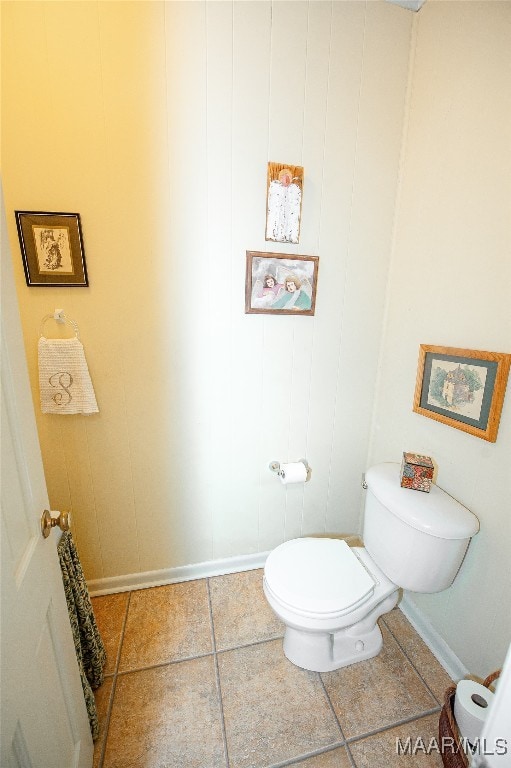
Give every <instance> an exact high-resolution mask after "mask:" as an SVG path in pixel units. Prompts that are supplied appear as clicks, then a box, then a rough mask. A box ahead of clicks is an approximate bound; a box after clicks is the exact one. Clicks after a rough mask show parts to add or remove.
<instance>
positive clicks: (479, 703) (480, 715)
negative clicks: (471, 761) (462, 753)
mask: <svg viewBox="0 0 511 768" xmlns="http://www.w3.org/2000/svg"><path fill="white" fill-rule="evenodd" d="M493 696H494V694H493V693H492V692H491V691H489V690H488V688H486V687H485V686H484V685H480V683H476V682H475V681H474V680H460V682H459V683H458V685H457V686H456V696H455V697H454V717H455V718H456V722H457V724H458V728H459V731H460V733H461V735H462V736H464V737H465V738H466V739H468V740H469V741H470V743H471V744H474V743H475V742H476V741H477V739H478V738H479V737H480V736H481V731H482V728H483V724H484V721H485V719H486V713H487V712H488V707H489V705H490V702H491V700H492V698H493Z"/></svg>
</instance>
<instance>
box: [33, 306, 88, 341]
mask: <svg viewBox="0 0 511 768" xmlns="http://www.w3.org/2000/svg"><path fill="white" fill-rule="evenodd" d="M47 320H55V322H57V323H60V324H61V325H62V324H64V323H69V325H71V326H72V328H73V330H74V332H75V336H76V338H77V339H79V338H80V329H79V328H78V323H77V322H76V320H71V318H70V317H66V316H65V314H64V310H63V309H56V310H55V312H53V314H51V315H45V316H44V317H43V319H42V320H41V327H40V328H39V335H40V336H43V330H44V324H45V323H46V321H47Z"/></svg>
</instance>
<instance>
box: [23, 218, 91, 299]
mask: <svg viewBox="0 0 511 768" xmlns="http://www.w3.org/2000/svg"><path fill="white" fill-rule="evenodd" d="M15 215H16V226H17V228H18V237H19V241H20V246H21V255H22V258H23V268H24V270H25V278H26V281H27V285H28V286H30V287H34V286H46V287H50V288H55V287H59V286H60V287H86V286H88V285H89V281H88V277H87V267H86V264H85V252H84V248H83V237H82V227H81V222H80V214H79V213H53V212H45V211H15Z"/></svg>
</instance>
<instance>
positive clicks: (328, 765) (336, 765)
mask: <svg viewBox="0 0 511 768" xmlns="http://www.w3.org/2000/svg"><path fill="white" fill-rule="evenodd" d="M293 766H295V768H351V763H350V759H349V757H348V753H347V752H346V748H345V747H338V748H337V749H332V750H330V752H323V753H322V754H321V755H316V756H315V757H309V758H308V759H307V760H301V761H300V762H298V763H291V765H290V766H289V768H292V767H293Z"/></svg>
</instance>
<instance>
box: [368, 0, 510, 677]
mask: <svg viewBox="0 0 511 768" xmlns="http://www.w3.org/2000/svg"><path fill="white" fill-rule="evenodd" d="M412 54H413V64H412V66H413V71H412V80H411V83H412V88H411V94H410V102H409V109H408V115H407V136H406V140H405V144H404V149H403V158H402V176H401V186H400V194H399V204H398V209H397V217H396V232H395V244H394V251H393V259H392V265H391V272H390V283H389V292H388V297H387V317H386V324H385V334H384V339H383V344H382V350H381V366H380V381H379V387H378V391H377V398H376V406H375V420H374V432H373V438H372V445H371V459H372V460H373V461H381V460H389V459H393V460H396V461H400V459H401V455H402V451H403V450H410V451H418V452H420V453H425V454H428V455H431V456H433V458H434V459H435V460H436V462H437V463H438V467H439V470H438V480H437V481H438V484H439V485H440V486H441V487H443V488H445V489H446V490H447V491H448V492H449V493H451V494H452V495H453V496H455V497H456V498H458V499H459V500H460V501H462V502H463V503H464V504H466V506H468V507H469V508H470V509H471V510H473V511H474V512H475V514H476V515H477V516H478V518H479V520H480V523H481V530H480V533H479V534H478V535H477V536H476V537H475V539H474V540H473V542H472V544H471V546H470V549H469V552H468V555H467V557H466V560H465V562H464V564H463V566H462V569H461V571H460V574H459V576H458V578H457V580H456V582H455V583H454V585H453V586H452V587H451V588H450V589H449V590H447V591H446V592H444V593H441V594H438V595H428V596H426V595H424V596H422V595H421V596H416V597H414V600H415V603H416V605H417V606H418V607H419V608H420V610H421V611H423V613H424V614H425V616H426V617H427V618H428V619H429V620H430V621H431V623H432V624H433V626H434V628H435V629H436V630H437V631H438V632H439V633H440V635H441V636H442V637H443V639H444V640H445V641H446V642H447V643H448V645H449V646H450V648H451V649H452V650H453V651H454V652H455V653H456V654H457V655H458V657H459V658H460V659H461V660H462V661H463V663H464V664H465V665H466V667H467V668H468V669H469V670H470V671H471V672H472V673H473V674H479V675H481V676H485V675H487V674H488V673H489V672H491V671H493V669H496V668H498V667H500V666H501V665H502V663H503V661H504V656H505V653H506V649H507V646H508V644H509V638H510V637H511V614H510V612H509V605H510V604H511V570H510V568H509V550H510V546H511V514H510V513H511V507H510V498H511V475H510V456H511V397H510V393H509V391H508V393H507V396H506V399H505V403H504V410H503V413H502V418H501V424H500V430H499V434H498V438H497V442H496V443H494V444H493V443H488V442H485V441H483V440H481V439H479V438H477V437H473V436H471V435H468V434H466V433H464V432H462V431H459V430H456V429H452V428H451V427H448V426H445V425H444V424H440V423H437V422H435V421H433V420H431V419H428V418H424V417H423V416H420V415H418V414H415V413H412V410H411V406H412V400H413V392H414V385H415V375H416V368H417V357H418V350H419V344H421V343H423V344H435V345H443V346H454V347H462V348H468V349H482V350H493V351H498V352H511V310H510V297H511V258H510V250H509V249H510V244H511V143H510V141H511V140H510V137H511V88H510V83H511V3H509V2H481V3H479V2H470V3H456V2H432V3H426V4H425V6H424V7H423V8H422V10H421V11H420V13H419V14H418V15H417V17H416V22H415V28H414V37H413V40H412ZM508 390H509V386H508Z"/></svg>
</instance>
